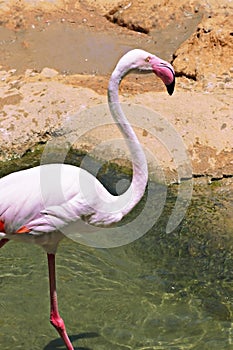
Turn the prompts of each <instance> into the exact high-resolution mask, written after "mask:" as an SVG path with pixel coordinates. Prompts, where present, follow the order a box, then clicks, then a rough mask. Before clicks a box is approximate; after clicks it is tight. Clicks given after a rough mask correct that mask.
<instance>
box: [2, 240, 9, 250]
mask: <svg viewBox="0 0 233 350" xmlns="http://www.w3.org/2000/svg"><path fill="white" fill-rule="evenodd" d="M7 242H9V239H7V238H3V239H1V240H0V248H2V247H3V246H4V245H5V244H6V243H7Z"/></svg>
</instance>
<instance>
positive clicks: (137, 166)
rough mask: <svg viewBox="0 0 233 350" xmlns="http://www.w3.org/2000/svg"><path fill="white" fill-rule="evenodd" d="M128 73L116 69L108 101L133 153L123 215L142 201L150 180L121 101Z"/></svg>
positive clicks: (124, 195) (136, 139) (111, 80)
mask: <svg viewBox="0 0 233 350" xmlns="http://www.w3.org/2000/svg"><path fill="white" fill-rule="evenodd" d="M126 74H127V71H122V72H121V71H120V72H119V71H118V70H117V69H115V71H114V72H113V73H112V76H111V78H110V81H109V87H108V103H109V108H110V111H111V114H112V117H113V119H114V120H115V122H116V124H117V126H118V127H119V129H120V131H121V133H122V134H123V136H124V139H125V141H126V143H127V146H128V148H129V150H130V153H131V159H132V165H133V177H132V182H131V185H130V187H129V188H128V190H127V191H126V192H124V193H123V194H122V195H121V196H119V197H122V199H123V198H124V200H123V203H125V205H124V208H123V209H122V214H123V216H124V215H126V214H127V213H129V212H130V210H131V209H132V208H133V207H134V206H135V205H136V204H137V203H138V202H139V201H140V199H141V198H142V196H143V194H144V192H145V188H146V185H147V180H148V168H147V160H146V157H145V154H144V152H143V149H142V146H141V145H140V143H139V140H138V138H137V136H136V134H135V132H134V130H133V128H132V127H131V125H130V123H129V121H128V120H127V118H126V116H125V114H124V112H123V110H122V108H121V106H120V103H119V93H118V90H119V85H120V82H121V80H122V78H123V77H124V76H125V75H126Z"/></svg>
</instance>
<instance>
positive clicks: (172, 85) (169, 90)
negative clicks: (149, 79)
mask: <svg viewBox="0 0 233 350" xmlns="http://www.w3.org/2000/svg"><path fill="white" fill-rule="evenodd" d="M166 88H167V92H168V93H169V95H172V94H173V92H174V88H175V77H174V80H173V82H172V83H171V84H169V85H166Z"/></svg>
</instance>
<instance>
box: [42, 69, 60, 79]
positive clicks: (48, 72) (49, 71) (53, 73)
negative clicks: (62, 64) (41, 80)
mask: <svg viewBox="0 0 233 350" xmlns="http://www.w3.org/2000/svg"><path fill="white" fill-rule="evenodd" d="M40 74H41V75H42V76H43V77H45V78H53V77H55V76H56V75H58V71H56V70H55V69H52V68H47V67H46V68H43V70H42V71H41V73H40Z"/></svg>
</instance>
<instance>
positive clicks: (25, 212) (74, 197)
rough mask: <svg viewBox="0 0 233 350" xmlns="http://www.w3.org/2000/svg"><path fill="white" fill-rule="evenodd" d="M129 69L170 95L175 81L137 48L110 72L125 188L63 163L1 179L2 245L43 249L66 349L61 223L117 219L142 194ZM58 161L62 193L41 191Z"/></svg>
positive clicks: (143, 174)
mask: <svg viewBox="0 0 233 350" xmlns="http://www.w3.org/2000/svg"><path fill="white" fill-rule="evenodd" d="M132 70H133V71H135V70H136V71H139V72H142V73H143V72H154V73H155V74H156V75H157V76H158V77H159V78H161V79H162V81H163V82H164V84H165V85H166V87H167V91H168V93H169V94H170V95H171V94H172V93H173V90H174V86H175V74H174V70H173V67H172V66H171V65H170V64H169V63H168V62H166V61H164V60H162V59H160V58H158V57H156V56H155V55H153V54H150V53H148V52H146V51H143V50H140V49H134V50H131V51H129V52H128V53H126V54H125V55H124V56H123V57H122V58H121V59H120V60H119V62H118V64H117V65H116V67H115V69H114V71H113V73H112V75H111V78H110V81H109V87H108V103H109V107H110V111H111V114H112V117H113V118H114V120H115V122H116V124H117V125H118V127H119V128H120V130H121V132H122V134H123V136H124V138H125V139H126V142H127V144H128V147H129V149H130V152H131V155H132V159H133V178H132V182H131V185H130V187H129V188H128V190H127V191H126V192H125V193H123V194H122V195H120V196H113V195H111V194H110V193H109V192H108V191H107V190H106V189H105V187H104V186H103V185H102V184H101V183H100V182H99V181H98V180H97V179H96V178H95V177H94V176H93V175H91V174H90V173H88V172H87V171H85V170H84V169H81V168H78V167H75V166H71V165H67V164H59V165H58V164H48V165H41V166H38V167H34V168H30V169H27V170H22V171H19V172H15V173H12V174H10V175H7V176H5V177H3V178H2V179H0V201H1V202H0V239H1V240H0V247H2V246H4V244H6V243H7V242H8V241H9V240H15V241H22V242H32V243H35V244H38V245H40V246H42V247H43V248H44V249H45V251H46V253H47V258H48V270H49V286H50V322H51V324H52V325H53V326H54V327H55V329H56V330H57V331H58V333H59V334H60V336H61V338H62V339H63V341H64V343H65V345H66V348H67V349H68V350H74V348H73V345H72V343H71V341H70V339H69V337H68V335H67V332H66V329H65V324H64V321H63V320H62V318H61V317H60V315H59V311H58V303H57V293H56V275H55V253H56V250H57V246H58V243H59V242H60V240H61V239H62V238H63V236H64V235H63V234H62V233H61V231H62V228H64V227H68V226H69V224H71V223H74V222H78V221H79V220H84V221H85V222H87V223H90V224H91V225H106V226H107V225H110V224H112V223H114V222H118V221H120V220H121V219H122V217H123V216H125V215H126V214H127V213H129V212H130V211H131V210H132V208H133V207H134V206H135V205H136V204H137V203H138V202H139V200H140V199H141V198H142V196H143V194H144V191H145V187H146V184H147V179H148V172H147V162H146V158H145V155H144V153H143V150H142V148H141V145H140V144H139V141H138V139H137V136H136V135H135V133H134V131H133V129H132V127H131V126H130V124H129V122H128V120H127V119H126V117H125V116H124V113H123V111H122V109H121V107H120V103H119V96H118V88H119V84H120V82H121V80H122V78H123V77H124V76H125V75H126V74H127V73H128V72H130V71H132ZM56 167H57V169H58V167H59V176H60V186H61V188H62V193H63V196H59V195H57V193H56V191H54V188H51V187H49V186H48V187H47V189H46V191H41V182H40V180H41V178H40V175H41V172H42V171H44V170H46V171H48V174H49V173H53V174H54V169H55V170H56ZM80 177H82V178H83V179H85V181H84V182H83V181H82V186H84V187H85V186H86V187H88V190H86V189H85V188H84V189H83V188H82V186H81V183H80V182H79V179H80ZM52 187H53V186H52ZM90 189H91V190H92V192H91V191H90ZM42 192H43V194H42Z"/></svg>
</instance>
